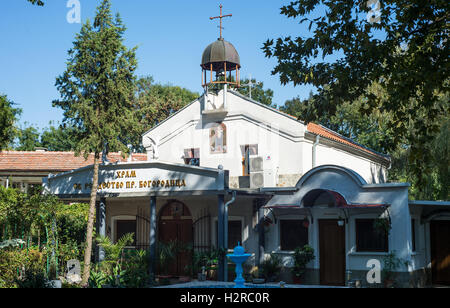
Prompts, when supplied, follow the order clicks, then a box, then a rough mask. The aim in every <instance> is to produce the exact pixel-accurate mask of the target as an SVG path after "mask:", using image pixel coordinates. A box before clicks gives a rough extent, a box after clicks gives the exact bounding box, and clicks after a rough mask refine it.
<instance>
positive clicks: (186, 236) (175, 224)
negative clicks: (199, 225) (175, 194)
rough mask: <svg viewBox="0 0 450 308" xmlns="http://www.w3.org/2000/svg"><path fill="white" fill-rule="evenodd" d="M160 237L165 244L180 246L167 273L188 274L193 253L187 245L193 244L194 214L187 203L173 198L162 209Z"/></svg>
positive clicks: (159, 228) (159, 224)
mask: <svg viewBox="0 0 450 308" xmlns="http://www.w3.org/2000/svg"><path fill="white" fill-rule="evenodd" d="M158 239H159V241H160V242H161V243H163V244H168V243H176V245H177V247H178V248H179V249H178V251H177V254H176V257H175V260H173V261H172V262H171V264H170V265H169V267H168V269H167V270H166V271H167V273H168V274H169V275H172V276H184V275H186V273H187V271H186V269H187V267H188V266H189V265H190V264H191V255H190V253H189V252H188V251H187V250H186V247H187V246H189V245H192V215H191V212H190V211H189V209H188V207H187V206H186V205H185V204H183V203H182V202H180V201H177V200H171V201H169V202H168V203H167V204H166V205H165V206H164V207H163V208H162V209H161V212H160V215H159V221H158Z"/></svg>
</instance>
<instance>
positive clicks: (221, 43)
mask: <svg viewBox="0 0 450 308" xmlns="http://www.w3.org/2000/svg"><path fill="white" fill-rule="evenodd" d="M224 63H227V71H234V70H235V69H236V68H240V67H241V64H240V57H239V54H238V52H237V51H236V48H234V46H233V45H232V44H231V43H230V42H227V41H225V40H224V39H218V40H217V41H215V42H214V43H212V44H210V45H209V46H208V47H206V49H205V51H204V52H203V56H202V64H201V66H202V68H203V69H204V70H211V64H212V65H213V69H212V70H213V71H219V70H220V69H223V66H224Z"/></svg>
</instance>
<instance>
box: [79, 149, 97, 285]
mask: <svg viewBox="0 0 450 308" xmlns="http://www.w3.org/2000/svg"><path fill="white" fill-rule="evenodd" d="M99 160H100V154H99V153H95V158H94V176H93V179H92V189H91V201H90V204H89V218H88V225H87V231H86V249H85V251H84V268H83V279H82V281H81V285H82V286H85V287H86V286H87V285H88V280H89V275H90V270H91V255H92V235H93V233H94V219H95V209H96V202H97V187H98V169H99Z"/></svg>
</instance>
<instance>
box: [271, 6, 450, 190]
mask: <svg viewBox="0 0 450 308" xmlns="http://www.w3.org/2000/svg"><path fill="white" fill-rule="evenodd" d="M369 2H370V3H371V2H376V3H377V6H378V4H381V5H380V7H379V10H375V11H373V10H371V8H369V7H368V3H369ZM369 2H368V1H366V0H364V1H356V2H355V1H346V0H336V1H320V0H298V1H292V2H291V3H290V4H289V5H286V6H284V7H282V8H281V13H282V14H284V15H286V16H287V17H288V18H294V19H300V23H301V24H304V23H309V31H310V32H312V35H311V36H310V37H297V38H291V37H286V38H278V39H277V40H276V43H275V44H274V40H272V39H271V40H268V41H267V42H266V43H265V44H264V46H263V51H264V52H265V55H266V56H267V57H275V58H277V59H278V65H277V66H276V67H275V69H274V70H273V72H272V73H273V74H274V75H275V74H279V75H280V81H281V83H282V84H287V83H288V82H292V83H293V84H294V85H299V84H311V85H313V86H315V87H317V88H318V94H317V95H315V97H316V100H317V101H320V100H322V103H321V104H317V107H318V108H317V113H316V114H313V113H311V114H309V117H308V118H306V119H305V120H306V121H314V120H316V119H317V117H320V116H322V115H323V114H325V113H327V112H329V113H331V114H334V113H336V111H337V108H338V106H340V105H342V104H344V102H353V101H355V100H357V99H358V98H359V97H361V96H364V97H366V102H365V103H364V104H362V105H361V108H360V113H361V114H370V113H372V111H373V110H375V109H377V108H379V109H380V110H382V111H383V112H384V111H386V112H388V113H389V114H391V115H392V117H391V119H390V123H389V126H390V130H391V131H392V137H393V138H392V140H391V142H390V144H389V146H388V148H389V149H390V150H391V151H392V150H394V149H395V148H396V147H397V146H399V145H400V144H401V143H402V142H403V141H404V139H405V138H406V139H407V143H408V144H409V145H410V146H411V151H409V160H410V162H411V166H412V168H413V172H414V173H415V174H416V176H417V178H418V179H419V184H423V182H424V180H425V179H424V177H423V176H422V175H423V174H425V173H426V172H427V171H429V167H430V158H431V143H430V142H431V140H433V139H434V137H435V136H436V135H437V133H438V131H439V127H440V122H439V121H438V119H439V118H441V117H442V116H448V113H449V111H450V104H449V102H448V100H447V101H445V102H442V101H440V100H439V95H441V94H447V93H448V92H449V72H448V68H449V58H450V57H449V50H450V41H449V40H448V33H449V27H450V23H449V17H450V2H448V1H442V0H429V1H419V0H413V1H411V0H383V1H369ZM369 10H370V13H369ZM321 12H324V13H321ZM368 14H369V17H370V18H368V21H367V20H366V17H367V16H368ZM374 14H375V15H379V16H373V15H374ZM320 57H321V59H320ZM373 82H379V83H380V85H381V86H382V88H383V89H384V90H385V91H386V93H387V96H388V97H389V99H387V100H381V99H379V98H378V97H377V96H376V95H374V94H372V93H369V92H368V91H367V89H368V88H369V86H370V85H371V84H372V83H373ZM326 86H328V87H329V89H328V90H325V87H326ZM324 95H326V96H327V97H326V98H325V99H323V97H322V98H321V96H324ZM410 132H413V133H410Z"/></svg>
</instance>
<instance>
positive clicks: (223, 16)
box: [209, 4, 233, 39]
mask: <svg viewBox="0 0 450 308" xmlns="http://www.w3.org/2000/svg"><path fill="white" fill-rule="evenodd" d="M219 7H220V16H216V17H210V18H209V19H210V20H214V19H217V18H220V27H219V28H220V39H222V29H223V27H222V19H223V18H225V17H231V16H233V14H228V15H222V8H223V5H222V4H221V5H220V6H219Z"/></svg>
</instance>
